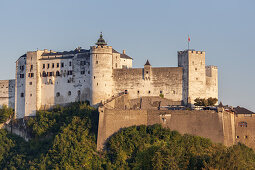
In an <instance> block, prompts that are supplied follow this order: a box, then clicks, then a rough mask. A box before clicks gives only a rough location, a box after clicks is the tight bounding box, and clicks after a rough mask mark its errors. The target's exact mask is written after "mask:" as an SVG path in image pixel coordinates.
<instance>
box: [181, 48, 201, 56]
mask: <svg viewBox="0 0 255 170" xmlns="http://www.w3.org/2000/svg"><path fill="white" fill-rule="evenodd" d="M185 53H189V54H205V51H196V50H194V49H189V50H184V51H178V55H183V54H185Z"/></svg>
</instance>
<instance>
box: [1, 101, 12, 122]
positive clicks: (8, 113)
mask: <svg viewBox="0 0 255 170" xmlns="http://www.w3.org/2000/svg"><path fill="white" fill-rule="evenodd" d="M13 114H14V110H13V109H12V108H8V107H7V106H6V105H3V106H2V108H1V109H0V123H4V122H6V121H7V120H8V119H9V118H11V117H12V116H13Z"/></svg>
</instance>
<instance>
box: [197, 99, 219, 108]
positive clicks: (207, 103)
mask: <svg viewBox="0 0 255 170" xmlns="http://www.w3.org/2000/svg"><path fill="white" fill-rule="evenodd" d="M194 101H195V103H194V105H195V106H205V107H206V106H214V105H215V104H216V103H217V101H218V99H217V98H212V97H209V98H208V99H205V98H203V99H201V98H196V99H195V100H194Z"/></svg>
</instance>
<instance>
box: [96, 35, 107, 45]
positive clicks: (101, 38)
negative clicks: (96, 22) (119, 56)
mask: <svg viewBox="0 0 255 170" xmlns="http://www.w3.org/2000/svg"><path fill="white" fill-rule="evenodd" d="M96 45H97V46H105V45H107V43H106V42H105V40H104V39H103V34H102V32H101V34H100V38H99V39H98V40H97V43H96Z"/></svg>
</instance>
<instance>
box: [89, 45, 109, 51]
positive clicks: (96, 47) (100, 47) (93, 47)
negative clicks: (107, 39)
mask: <svg viewBox="0 0 255 170" xmlns="http://www.w3.org/2000/svg"><path fill="white" fill-rule="evenodd" d="M90 48H91V49H92V50H95V49H112V46H90Z"/></svg>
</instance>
